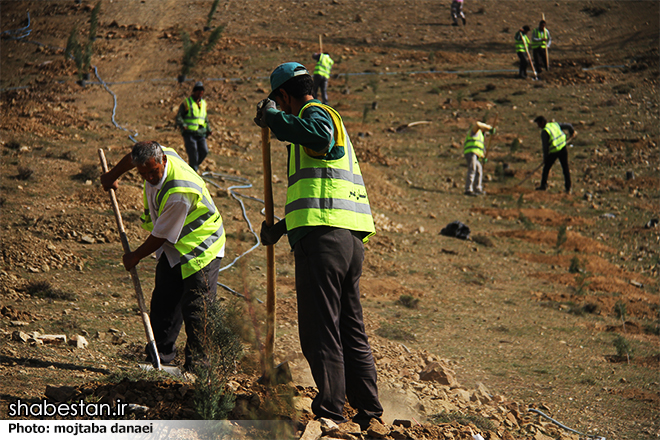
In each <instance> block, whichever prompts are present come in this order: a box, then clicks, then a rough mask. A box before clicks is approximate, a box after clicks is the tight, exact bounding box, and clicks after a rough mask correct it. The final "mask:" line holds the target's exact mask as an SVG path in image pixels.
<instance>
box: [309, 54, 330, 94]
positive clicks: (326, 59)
mask: <svg viewBox="0 0 660 440" xmlns="http://www.w3.org/2000/svg"><path fill="white" fill-rule="evenodd" d="M312 58H313V59H315V60H316V66H315V67H314V89H313V90H312V96H313V97H314V99H319V97H318V91H319V88H320V89H321V98H320V99H321V102H322V103H323V104H326V105H327V104H328V80H329V79H330V71H331V70H332V65H333V64H335V62H334V61H333V60H332V58H330V54H328V53H327V52H326V53H315V54H314V55H312Z"/></svg>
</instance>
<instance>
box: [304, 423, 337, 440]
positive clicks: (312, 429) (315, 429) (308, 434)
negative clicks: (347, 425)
mask: <svg viewBox="0 0 660 440" xmlns="http://www.w3.org/2000/svg"><path fill="white" fill-rule="evenodd" d="M321 420H323V419H321ZM335 425H336V423H335ZM321 435H323V431H322V430H321V422H320V421H318V420H312V421H311V422H309V423H308V424H307V426H306V427H305V432H303V435H302V436H301V437H300V440H319V439H320V438H321Z"/></svg>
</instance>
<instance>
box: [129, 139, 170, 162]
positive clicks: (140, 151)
mask: <svg viewBox="0 0 660 440" xmlns="http://www.w3.org/2000/svg"><path fill="white" fill-rule="evenodd" d="M151 158H153V159H155V160H156V163H163V149H162V147H161V146H160V144H159V143H158V142H156V141H142V142H138V143H136V144H135V145H133V150H132V151H131V159H132V160H133V165H135V166H138V165H144V164H145V163H147V162H148V161H149V159H151Z"/></svg>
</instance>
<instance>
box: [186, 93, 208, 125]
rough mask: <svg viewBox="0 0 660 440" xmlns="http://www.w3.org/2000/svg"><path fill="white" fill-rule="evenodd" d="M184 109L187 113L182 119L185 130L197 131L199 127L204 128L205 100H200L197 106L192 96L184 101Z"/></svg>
mask: <svg viewBox="0 0 660 440" xmlns="http://www.w3.org/2000/svg"><path fill="white" fill-rule="evenodd" d="M186 108H187V109H188V112H187V113H186V117H185V118H183V124H184V126H185V128H186V130H189V131H197V130H199V127H206V100H204V99H202V100H201V101H200V102H199V105H197V103H196V102H195V100H194V99H193V97H192V96H189V97H188V98H187V99H186Z"/></svg>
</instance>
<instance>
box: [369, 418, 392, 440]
mask: <svg viewBox="0 0 660 440" xmlns="http://www.w3.org/2000/svg"><path fill="white" fill-rule="evenodd" d="M389 433H390V430H389V428H388V427H387V426H385V425H383V424H382V423H380V422H379V421H378V420H376V419H371V421H370V422H369V427H368V428H367V437H372V438H384V437H386V436H387V435H389Z"/></svg>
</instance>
